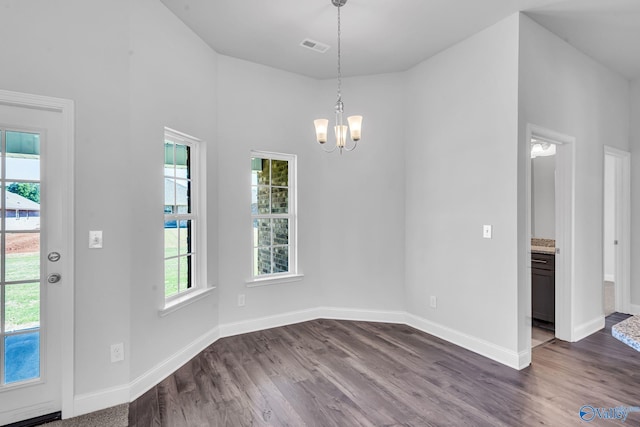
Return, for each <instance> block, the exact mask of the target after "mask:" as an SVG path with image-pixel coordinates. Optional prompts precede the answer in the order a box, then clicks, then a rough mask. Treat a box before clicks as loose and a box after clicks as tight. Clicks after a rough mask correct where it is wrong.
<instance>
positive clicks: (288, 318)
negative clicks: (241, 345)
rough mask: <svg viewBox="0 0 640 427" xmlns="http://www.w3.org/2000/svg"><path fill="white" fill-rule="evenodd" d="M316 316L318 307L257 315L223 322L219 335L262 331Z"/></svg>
mask: <svg viewBox="0 0 640 427" xmlns="http://www.w3.org/2000/svg"><path fill="white" fill-rule="evenodd" d="M317 318H318V309H317V308H311V309H308V310H299V311H290V312H288V313H282V314H276V315H273V316H265V317H258V318H256V319H248V320H242V321H240V322H233V323H225V324H222V325H220V337H230V336H233V335H240V334H246V333H249V332H256V331H262V330H264V329H269V328H277V327H280V326H285V325H293V324H294V323H300V322H306V321H308V320H313V319H317Z"/></svg>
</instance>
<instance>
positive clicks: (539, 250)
mask: <svg viewBox="0 0 640 427" xmlns="http://www.w3.org/2000/svg"><path fill="white" fill-rule="evenodd" d="M531 253H532V254H549V255H555V253H556V248H554V247H549V246H533V245H531Z"/></svg>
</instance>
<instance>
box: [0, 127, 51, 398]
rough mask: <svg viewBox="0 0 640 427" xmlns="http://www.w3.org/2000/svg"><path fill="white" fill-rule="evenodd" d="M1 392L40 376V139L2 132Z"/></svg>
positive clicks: (32, 134) (0, 132)
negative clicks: (3, 388) (12, 385)
mask: <svg viewBox="0 0 640 427" xmlns="http://www.w3.org/2000/svg"><path fill="white" fill-rule="evenodd" d="M0 135H1V136H2V138H1V140H2V144H1V146H0V149H1V150H2V156H1V158H0V159H1V160H0V193H1V197H0V201H1V202H2V204H1V205H0V226H1V228H0V248H2V252H0V267H1V268H0V355H2V361H3V363H2V365H0V369H1V372H0V379H2V382H1V383H0V388H2V387H3V386H6V385H8V384H13V383H18V382H21V381H27V380H32V379H37V378H39V376H40V357H41V356H40V327H41V324H40V306H41V300H40V296H41V295H40V278H41V262H40V197H41V194H40V190H41V187H40V148H41V147H40V142H41V141H40V135H39V134H37V133H30V132H18V131H2V130H0Z"/></svg>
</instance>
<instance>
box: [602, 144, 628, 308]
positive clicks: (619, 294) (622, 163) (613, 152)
mask: <svg viewBox="0 0 640 427" xmlns="http://www.w3.org/2000/svg"><path fill="white" fill-rule="evenodd" d="M607 156H611V157H613V158H614V159H615V160H616V177H615V196H614V197H615V206H616V209H615V210H616V213H615V215H614V216H615V218H614V223H615V236H616V237H615V239H616V240H618V241H619V244H618V245H616V246H615V272H614V274H613V276H614V278H615V279H617V280H613V279H611V280H610V281H612V282H614V283H615V298H616V301H615V308H616V310H617V311H620V312H623V313H629V312H630V311H631V307H630V305H631V238H630V236H631V153H630V152H628V151H623V150H620V149H618V148H614V147H609V146H608V145H605V146H604V155H603V159H602V162H603V171H604V169H605V166H604V163H605V161H606V158H607ZM604 181H605V180H604V179H603V192H604V191H605V189H604ZM603 194H604V193H603ZM602 209H603V218H604V203H603V208H602ZM602 226H603V229H604V226H605V224H604V222H603V225H602ZM603 233H604V231H603ZM602 264H603V269H604V254H603V260H602ZM605 280H607V278H606V277H605Z"/></svg>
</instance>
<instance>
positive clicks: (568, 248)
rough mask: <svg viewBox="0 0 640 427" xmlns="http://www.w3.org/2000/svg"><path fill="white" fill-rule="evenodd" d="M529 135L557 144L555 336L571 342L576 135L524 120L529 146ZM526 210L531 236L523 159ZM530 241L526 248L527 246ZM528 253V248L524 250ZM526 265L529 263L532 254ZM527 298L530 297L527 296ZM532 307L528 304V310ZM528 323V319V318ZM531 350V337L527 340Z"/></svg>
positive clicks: (528, 180) (528, 178)
mask: <svg viewBox="0 0 640 427" xmlns="http://www.w3.org/2000/svg"><path fill="white" fill-rule="evenodd" d="M532 137H535V138H536V139H540V140H543V141H546V142H550V143H552V144H555V145H556V156H557V157H556V179H555V181H556V184H555V193H556V194H555V216H556V236H555V238H556V264H555V265H556V275H555V277H556V321H555V328H556V338H559V339H561V340H563V341H569V342H573V341H575V340H576V336H575V333H574V323H575V319H574V313H575V310H574V295H575V283H574V277H575V261H574V256H573V248H574V245H575V242H574V234H575V233H574V227H575V226H574V224H575V167H574V165H575V141H576V139H575V137H573V136H569V135H564V134H561V133H559V132H556V131H553V130H550V129H547V128H544V127H542V126H537V125H534V124H531V123H529V124H527V129H526V144H527V148H528V149H529V150H531V148H530V144H531V139H532ZM525 185H526V191H527V197H526V199H527V207H526V209H527V212H526V230H527V236H528V237H529V238H530V237H531V197H532V194H531V161H530V158H529V161H527V162H526V184H525ZM530 244H531V243H530V242H529V248H530ZM527 252H528V253H529V254H530V253H531V251H530V250H529V251H527ZM528 265H529V267H531V256H530V255H529V260H528ZM528 283H529V286H528V294H529V295H530V294H531V280H529V281H528ZM528 300H530V298H528ZM530 312H531V307H529V313H530ZM529 327H531V323H530V322H529ZM528 348H529V354H530V353H531V340H529V342H528Z"/></svg>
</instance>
